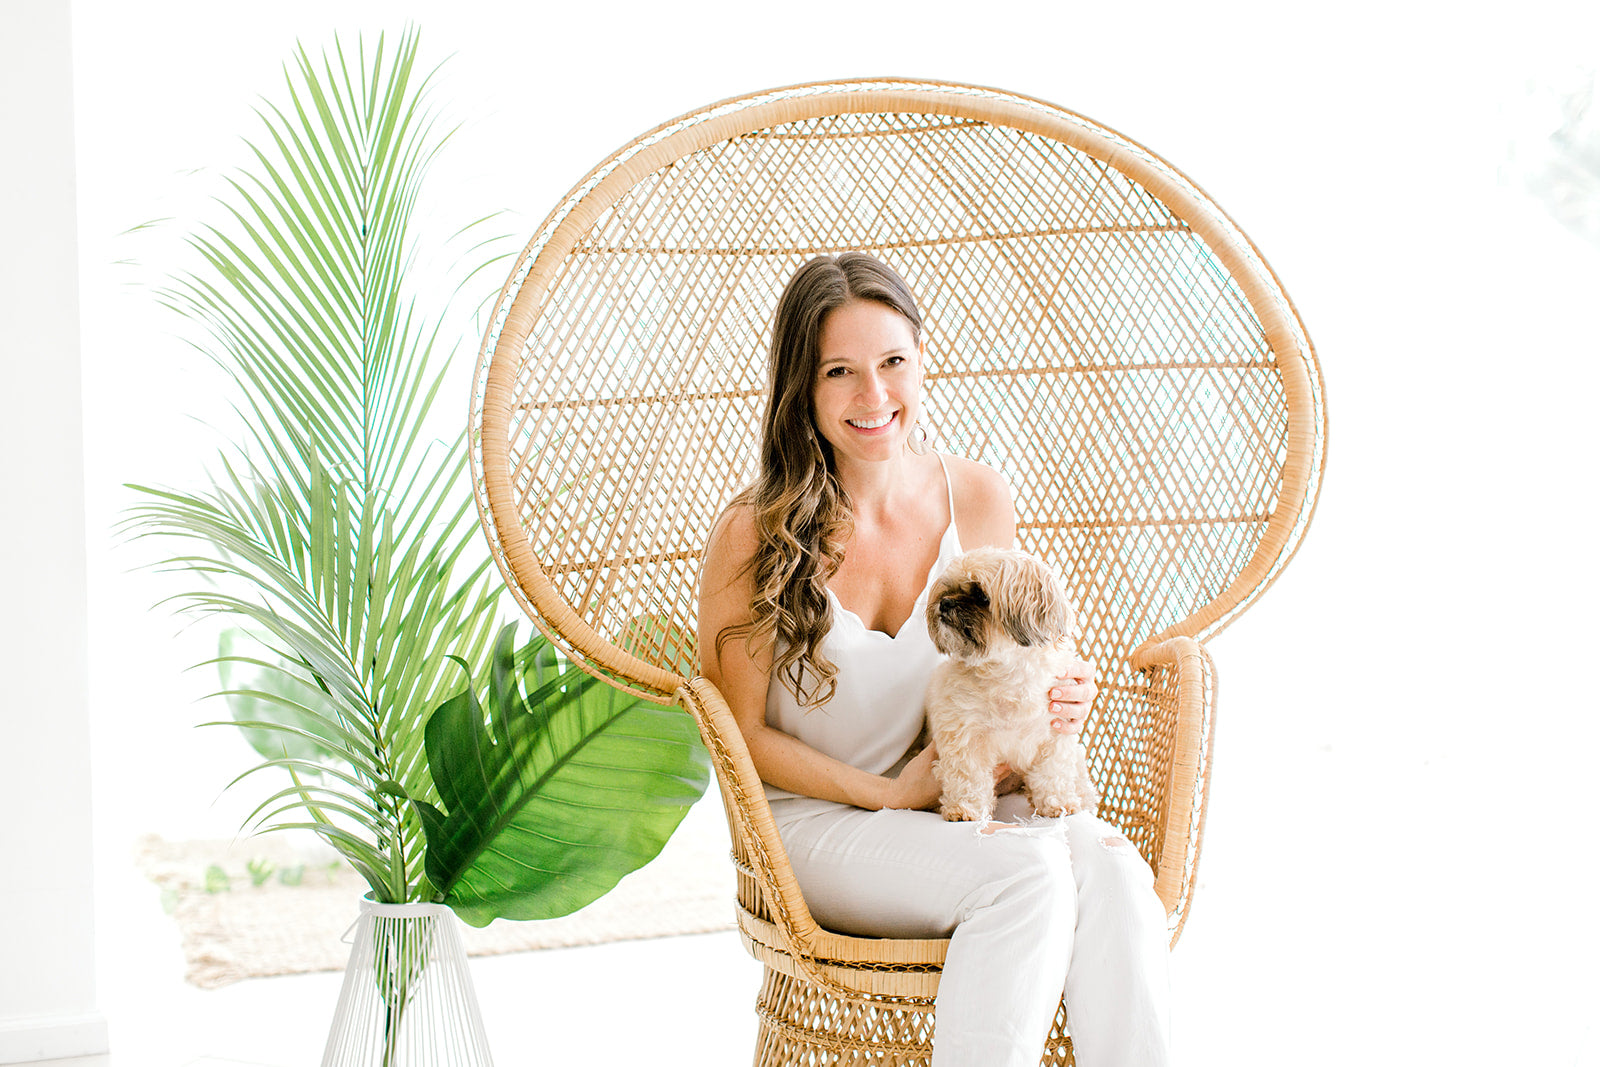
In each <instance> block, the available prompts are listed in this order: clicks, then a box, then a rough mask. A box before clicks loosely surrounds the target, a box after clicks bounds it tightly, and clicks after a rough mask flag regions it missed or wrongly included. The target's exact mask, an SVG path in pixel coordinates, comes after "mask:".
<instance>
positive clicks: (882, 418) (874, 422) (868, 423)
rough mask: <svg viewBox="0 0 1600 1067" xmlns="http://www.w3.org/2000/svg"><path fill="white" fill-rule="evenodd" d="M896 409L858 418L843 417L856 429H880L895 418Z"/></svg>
mask: <svg viewBox="0 0 1600 1067" xmlns="http://www.w3.org/2000/svg"><path fill="white" fill-rule="evenodd" d="M899 414H900V413H899V412H898V411H891V412H889V413H888V414H886V415H872V416H869V417H866V418H860V419H845V420H844V421H845V422H847V423H849V424H850V425H851V426H854V427H855V428H856V429H858V430H881V429H883V428H884V427H885V426H887V425H889V424H890V423H891V422H893V421H894V420H895V417H896V416H897V415H899Z"/></svg>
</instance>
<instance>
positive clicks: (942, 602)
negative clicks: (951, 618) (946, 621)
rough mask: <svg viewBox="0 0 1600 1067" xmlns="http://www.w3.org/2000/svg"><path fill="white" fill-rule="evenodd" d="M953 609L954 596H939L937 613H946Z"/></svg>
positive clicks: (954, 603)
mask: <svg viewBox="0 0 1600 1067" xmlns="http://www.w3.org/2000/svg"><path fill="white" fill-rule="evenodd" d="M954 610H956V598H955V597H953V596H942V597H940V598H939V614H940V615H948V614H950V613H951V612H952V611H954Z"/></svg>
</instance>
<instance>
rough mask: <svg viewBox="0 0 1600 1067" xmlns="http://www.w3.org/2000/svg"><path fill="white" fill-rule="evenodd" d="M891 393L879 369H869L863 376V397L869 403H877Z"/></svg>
mask: <svg viewBox="0 0 1600 1067" xmlns="http://www.w3.org/2000/svg"><path fill="white" fill-rule="evenodd" d="M888 395H889V392H888V390H887V389H885V388H884V387H883V379H882V378H880V377H879V376H878V372H877V371H867V372H866V373H865V374H863V375H862V376H861V397H862V399H863V400H864V401H866V402H867V403H869V404H877V403H878V402H879V401H881V400H883V399H885V398H886V397H887V396H888Z"/></svg>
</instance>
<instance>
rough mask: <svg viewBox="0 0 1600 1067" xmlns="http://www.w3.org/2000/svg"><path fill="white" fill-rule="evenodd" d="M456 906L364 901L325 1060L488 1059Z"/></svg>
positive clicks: (413, 1062) (487, 1066) (346, 1066)
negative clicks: (450, 907)
mask: <svg viewBox="0 0 1600 1067" xmlns="http://www.w3.org/2000/svg"><path fill="white" fill-rule="evenodd" d="M456 923H457V919H456V917H455V913H454V912H452V911H451V910H450V909H449V908H447V907H445V906H444V905H443V904H379V903H377V902H376V901H374V900H372V899H370V898H363V899H362V901H361V916H360V918H358V919H357V920H356V931H355V941H354V944H353V945H352V947H351V949H350V962H349V964H348V965H347V966H346V967H345V972H344V986H343V988H342V989H341V990H340V992H339V1005H338V1007H337V1008H336V1009H335V1011H334V1016H333V1026H332V1027H331V1028H330V1029H329V1032H328V1044H327V1047H326V1048H325V1049H324V1050H323V1053H322V1067H491V1065H492V1064H493V1062H494V1061H493V1059H492V1058H491V1057H490V1055H489V1042H488V1039H487V1038H486V1037H485V1036H484V1032H483V1019H482V1017H481V1015H480V1014H479V1012H478V999H477V996H476V994H475V993H474V992H473V988H472V976H471V975H470V974H469V973H468V971H467V953H466V948H465V947H464V946H463V945H462V942H461V932H460V930H458V929H457V926H456Z"/></svg>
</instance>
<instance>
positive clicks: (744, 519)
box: [702, 499, 759, 586]
mask: <svg viewBox="0 0 1600 1067" xmlns="http://www.w3.org/2000/svg"><path fill="white" fill-rule="evenodd" d="M758 542H759V537H758V535H757V533H756V509H755V507H754V505H752V504H751V503H750V502H749V501H747V500H743V499H736V500H734V502H733V503H731V504H729V505H728V506H727V508H726V509H725V510H724V511H723V512H722V514H721V515H720V516H718V517H717V521H716V523H715V524H714V525H713V526H712V527H711V535H710V536H709V537H707V538H706V551H705V558H704V561H703V575H702V584H704V579H705V578H708V577H714V578H715V579H716V581H717V584H718V585H719V586H720V585H727V584H729V583H731V582H733V581H734V580H735V579H736V578H737V577H738V576H739V575H740V573H741V572H743V571H744V569H745V565H746V564H747V563H749V561H750V560H751V558H752V557H754V556H755V554H756V546H757V544H758Z"/></svg>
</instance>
